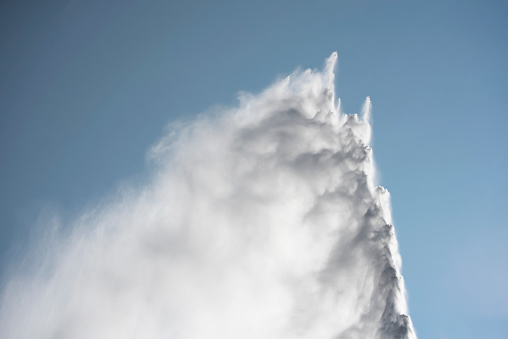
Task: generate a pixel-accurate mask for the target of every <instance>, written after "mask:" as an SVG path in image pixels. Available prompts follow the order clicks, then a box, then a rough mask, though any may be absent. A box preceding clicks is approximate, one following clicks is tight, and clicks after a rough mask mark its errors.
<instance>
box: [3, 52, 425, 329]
mask: <svg viewBox="0 0 508 339" xmlns="http://www.w3.org/2000/svg"><path fill="white" fill-rule="evenodd" d="M336 59H337V54H336V53H333V54H332V55H331V57H330V58H329V59H328V60H327V62H326V66H325V69H324V70H323V71H322V72H318V71H311V70H305V71H297V72H295V73H294V74H292V75H291V76H288V77H287V78H285V79H283V80H280V81H278V82H277V83H275V84H274V85H272V86H270V87H269V88H268V89H266V90H265V91H263V92H262V93H260V94H259V95H247V94H244V95H243V96H242V97H241V100H240V105H239V107H237V108H234V109H230V110H226V111H223V112H221V113H220V114H216V115H214V116H213V117H210V116H208V117H207V116H202V117H199V118H197V119H196V120H195V121H192V122H190V123H185V124H184V123H182V124H180V125H179V126H178V127H175V128H173V129H172V130H171V131H170V132H168V134H167V136H166V137H164V138H162V139H161V141H160V142H159V143H158V144H157V145H156V146H155V147H153V148H152V150H151V151H150V154H149V155H150V157H151V158H152V159H154V161H156V162H157V163H158V165H157V170H156V171H155V173H154V174H153V178H152V180H151V183H150V184H149V185H147V186H146V187H144V188H143V189H141V190H134V191H135V192H134V193H133V190H130V191H128V192H129V193H124V194H123V195H122V196H121V198H118V199H115V201H113V202H109V203H104V204H102V205H101V206H98V207H97V208H95V209H93V210H89V211H88V212H87V213H84V214H83V215H82V216H81V217H80V218H79V219H78V220H76V221H75V224H74V225H69V226H67V228H69V227H70V228H71V229H72V231H71V232H70V235H66V236H63V235H61V236H59V237H56V236H53V237H50V238H49V239H46V240H45V241H41V242H40V244H39V246H37V247H36V248H37V249H34V250H33V251H34V253H35V255H34V256H35V257H36V258H38V260H36V262H37V264H36V265H35V268H32V269H31V270H24V271H23V272H20V273H18V274H16V275H13V276H12V277H11V278H10V279H9V280H8V282H7V283H6V285H5V288H4V290H3V293H2V299H1V309H0V337H1V338H19V339H23V338H26V339H28V338H30V339H33V338H42V339H46V338H47V339H50V338H51V339H54V338H73V339H74V338H76V339H79V338H83V339H85V338H86V339H89V338H94V339H99V338H154V339H158V338H170V339H203V338H217V339H219V338H220V339H250V338H252V339H260V338H264V339H269V338H273V339H292V338H294V339H296V338H301V339H307V338H309V339H311V338H312V339H320V338H323V339H328V338H330V339H332V338H333V339H354V338H359V339H366V338H369V339H370V338H379V339H392V338H393V339H394V338H404V339H409V338H416V336H415V333H414V330H413V327H412V324H411V320H410V318H409V316H407V315H406V314H407V309H406V301H405V290H404V284H403V280H402V277H401V275H400V273H399V269H400V256H399V253H398V249H397V241H396V238H395V233H394V229H393V226H392V225H391V216H390V198H389V193H388V192H387V191H386V190H385V189H384V188H382V187H375V186H374V184H373V177H374V174H375V168H374V164H373V160H372V150H371V149H370V148H369V146H368V144H369V140H370V135H371V127H370V125H369V121H368V120H369V116H370V109H371V105H370V100H369V99H367V101H366V103H365V105H364V108H363V112H362V114H361V116H360V117H358V116H357V115H346V114H343V113H341V112H340V107H339V105H337V104H336V100H335V98H334V95H335V90H334V73H333V69H334V66H335V62H336ZM126 192H127V191H126Z"/></svg>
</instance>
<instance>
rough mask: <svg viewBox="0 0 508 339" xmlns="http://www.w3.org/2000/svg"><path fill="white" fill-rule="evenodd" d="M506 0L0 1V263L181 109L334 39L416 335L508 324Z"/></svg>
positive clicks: (133, 167) (105, 185)
mask: <svg viewBox="0 0 508 339" xmlns="http://www.w3.org/2000/svg"><path fill="white" fill-rule="evenodd" d="M507 19H508V3H506V2H505V1H466V0H461V1H442V0H441V1H395V0H393V1H391V0H386V1H363V0H359V1H339V0H335V1H289V0H288V1H284V0H272V1H264V0H263V1H261V0H260V1H198V0H190V1H134V0H125V1H119V0H101V1H95V0H91V1H84V0H72V1H45V2H40V1H23V0H22V1H2V3H1V5H0V259H1V261H0V265H1V266H0V267H1V269H2V271H3V270H4V269H5V267H7V266H8V265H9V264H10V263H12V262H14V260H15V258H16V257H19V256H20V254H21V253H22V252H23V249H24V247H23V246H24V243H26V239H28V238H29V237H30V236H31V235H30V227H31V225H33V224H34V223H36V222H37V220H38V219H40V218H44V213H42V214H41V212H43V211H47V210H57V211H59V212H60V213H62V215H63V216H64V217H68V218H72V216H73V215H74V214H75V213H77V211H79V210H81V209H82V208H84V206H86V204H88V203H89V202H90V201H93V199H97V198H98V197H101V196H103V195H104V194H106V193H107V192H110V191H112V190H114V189H115V187H117V186H118V185H119V184H120V183H122V182H125V181H129V182H134V183H135V182H142V180H143V178H144V177H145V176H146V173H147V172H148V170H147V168H146V162H145V156H146V151H147V149H148V148H149V147H150V145H152V144H153V143H154V142H155V141H156V140H157V139H158V137H160V136H161V135H162V133H163V129H164V126H165V125H166V124H167V123H168V122H169V121H171V120H174V119H181V118H183V119H187V118H191V117H193V116H195V115H196V114H198V113H200V112H203V111H205V110H206V109H207V108H209V107H212V106H214V105H234V104H235V102H236V95H237V92H238V91H250V92H257V91H260V90H262V89H263V88H264V87H266V86H267V85H269V84H270V83H271V82H272V81H273V80H274V79H276V78H277V77H278V76H280V75H287V74H289V73H291V72H292V71H293V70H294V69H295V68H296V67H298V66H302V67H304V68H309V67H310V68H321V66H322V64H323V61H324V59H325V58H326V57H328V56H329V55H330V54H331V52H333V51H337V52H338V55H339V67H338V70H337V80H336V86H337V93H338V96H339V97H341V99H342V103H343V106H342V107H343V110H344V111H346V112H348V113H355V112H358V111H359V110H360V107H361V104H362V102H363V100H364V99H365V97H366V96H367V95H368V96H370V97H371V99H372V104H373V118H374V145H373V148H374V154H375V157H376V161H377V163H378V168H379V171H380V174H381V175H380V180H379V181H380V183H381V184H382V185H383V186H385V187H386V188H388V189H389V190H390V192H391V194H392V203H393V214H394V219H395V223H396V224H395V227H396V230H397V232H398V236H399V243H400V247H401V252H402V259H403V265H404V266H403V274H404V277H405V280H406V285H407V288H408V290H409V300H410V302H409V303H410V313H411V316H412V318H413V322H414V325H415V327H416V330H417V333H418V334H419V337H420V338H443V339H444V338H463V339H467V338H471V339H472V338H506V337H508V288H507V287H506V285H507V284H506V281H508V246H507V240H506V239H508V222H507V221H506V217H505V213H504V209H505V208H506V207H505V206H506V203H507V202H508V198H507V193H506V192H507V189H508V180H507V175H506V172H507V167H508V166H507V165H508V152H507V146H508V134H507V133H506V132H505V130H506V125H507V122H508V118H507V113H508V112H507V109H506V101H507V100H506V92H507V89H508V63H507V60H508V38H507V37H508V20H507Z"/></svg>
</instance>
